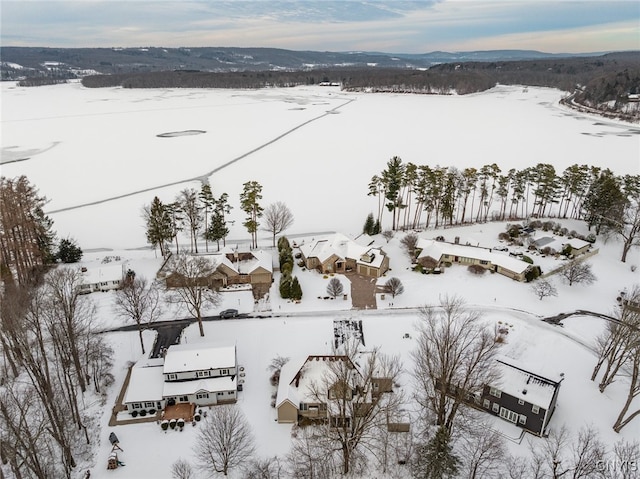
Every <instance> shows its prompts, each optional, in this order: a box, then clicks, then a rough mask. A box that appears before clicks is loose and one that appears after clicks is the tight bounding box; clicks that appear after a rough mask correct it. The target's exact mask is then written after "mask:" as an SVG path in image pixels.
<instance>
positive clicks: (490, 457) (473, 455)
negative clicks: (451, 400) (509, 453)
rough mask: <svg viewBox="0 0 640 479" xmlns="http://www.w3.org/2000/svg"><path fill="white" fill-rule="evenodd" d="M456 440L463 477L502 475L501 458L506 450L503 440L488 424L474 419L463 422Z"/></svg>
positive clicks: (490, 478)
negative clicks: (466, 422)
mask: <svg viewBox="0 0 640 479" xmlns="http://www.w3.org/2000/svg"><path fill="white" fill-rule="evenodd" d="M474 419H475V418H474ZM456 442H457V444H458V448H457V450H458V454H459V457H460V461H461V469H462V471H463V473H464V477H466V478H468V479H493V478H500V477H503V475H502V474H503V472H504V468H503V465H504V464H503V460H504V456H505V452H506V450H505V445H504V440H503V438H502V436H501V435H500V434H499V433H498V432H497V431H495V430H494V429H492V428H491V427H490V426H489V425H488V424H483V423H482V421H476V420H473V421H471V422H470V423H469V424H465V426H464V427H463V428H462V432H461V433H460V434H459V438H457V440H456Z"/></svg>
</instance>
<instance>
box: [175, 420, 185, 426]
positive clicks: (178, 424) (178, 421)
mask: <svg viewBox="0 0 640 479" xmlns="http://www.w3.org/2000/svg"><path fill="white" fill-rule="evenodd" d="M176 426H178V427H184V419H182V418H180V419H178V420H177V421H176Z"/></svg>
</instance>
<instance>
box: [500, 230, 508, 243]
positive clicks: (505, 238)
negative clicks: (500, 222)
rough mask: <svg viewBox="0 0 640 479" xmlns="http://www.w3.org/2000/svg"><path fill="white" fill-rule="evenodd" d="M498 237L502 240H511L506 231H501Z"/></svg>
mask: <svg viewBox="0 0 640 479" xmlns="http://www.w3.org/2000/svg"><path fill="white" fill-rule="evenodd" d="M498 239H499V240H502V241H509V240H510V239H511V236H509V233H505V232H504V231H503V232H502V233H500V234H499V235H498Z"/></svg>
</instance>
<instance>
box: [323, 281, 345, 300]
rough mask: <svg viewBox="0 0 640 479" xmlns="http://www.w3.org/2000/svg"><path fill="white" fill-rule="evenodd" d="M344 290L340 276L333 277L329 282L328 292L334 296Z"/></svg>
mask: <svg viewBox="0 0 640 479" xmlns="http://www.w3.org/2000/svg"><path fill="white" fill-rule="evenodd" d="M343 291H344V287H343V286H342V282H341V281H340V280H339V279H338V278H331V279H330V280H329V284H327V294H328V295H329V296H331V297H332V298H335V297H336V296H340V295H341V294H342V292H343Z"/></svg>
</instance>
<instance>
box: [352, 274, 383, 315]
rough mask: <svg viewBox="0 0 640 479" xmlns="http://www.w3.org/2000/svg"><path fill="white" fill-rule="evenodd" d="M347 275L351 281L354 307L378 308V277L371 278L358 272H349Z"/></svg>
mask: <svg viewBox="0 0 640 479" xmlns="http://www.w3.org/2000/svg"><path fill="white" fill-rule="evenodd" d="M346 276H347V278H349V281H351V304H352V305H353V308H354V309H377V307H378V306H377V304H376V294H375V293H376V281H377V278H370V277H368V276H362V275H359V274H356V273H347V275H346Z"/></svg>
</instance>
